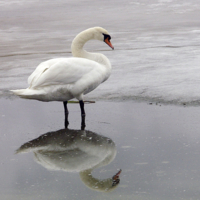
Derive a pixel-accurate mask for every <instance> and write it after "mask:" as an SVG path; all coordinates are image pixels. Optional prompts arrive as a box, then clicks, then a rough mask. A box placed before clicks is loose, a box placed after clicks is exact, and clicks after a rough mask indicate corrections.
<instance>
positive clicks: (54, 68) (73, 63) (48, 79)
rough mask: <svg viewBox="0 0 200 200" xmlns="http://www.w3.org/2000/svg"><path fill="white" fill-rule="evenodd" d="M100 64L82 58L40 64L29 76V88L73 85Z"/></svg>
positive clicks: (62, 59) (52, 60) (61, 59)
mask: <svg viewBox="0 0 200 200" xmlns="http://www.w3.org/2000/svg"><path fill="white" fill-rule="evenodd" d="M99 66H100V64H99V63H97V62H95V61H92V60H88V59H84V58H58V59H51V60H48V61H46V62H43V63H41V64H40V65H39V66H38V67H37V68H36V70H35V71H34V72H33V73H32V74H31V75H30V77H29V79H28V82H29V85H30V87H31V88H37V87H44V86H48V85H66V84H74V83H76V82H77V81H78V80H80V79H81V78H82V77H83V76H84V75H87V74H88V73H90V72H91V71H92V70H93V69H97V68H99Z"/></svg>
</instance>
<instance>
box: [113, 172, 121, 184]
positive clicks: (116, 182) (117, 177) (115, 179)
mask: <svg viewBox="0 0 200 200" xmlns="http://www.w3.org/2000/svg"><path fill="white" fill-rule="evenodd" d="M121 172H122V170H121V169H120V170H119V172H117V173H116V174H115V175H114V176H113V177H112V180H113V186H115V185H117V184H119V182H120V179H119V175H120V174H121Z"/></svg>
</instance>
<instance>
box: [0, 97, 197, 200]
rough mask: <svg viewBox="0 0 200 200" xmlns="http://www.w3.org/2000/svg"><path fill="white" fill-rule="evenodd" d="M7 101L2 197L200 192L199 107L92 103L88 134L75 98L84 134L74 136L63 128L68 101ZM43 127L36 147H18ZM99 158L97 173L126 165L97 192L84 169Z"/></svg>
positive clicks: (166, 199) (191, 195) (73, 108)
mask: <svg viewBox="0 0 200 200" xmlns="http://www.w3.org/2000/svg"><path fill="white" fill-rule="evenodd" d="M1 105H4V106H3V107H1V109H0V113H1V120H0V126H1V141H0V147H1V151H0V152H1V153H0V154H1V162H0V169H1V170H0V175H1V181H0V186H1V187H0V188H1V189H0V194H1V195H0V196H1V199H8V200H12V199H80V198H81V199H88V198H89V199H142V200H147V199H148V200H151V199H152V200H153V199H159V200H160V199H162V200H170V199H195V200H196V199H199V196H200V191H199V184H200V177H199V173H198V172H199V165H200V161H199V152H200V146H199V143H200V136H199V129H200V125H199V115H200V111H199V110H198V109H196V108H195V107H192V108H191V107H179V106H159V105H157V106H156V105H148V104H145V103H132V102H127V103H121V102H98V103H96V104H87V105H86V111H87V118H86V130H88V131H90V132H92V133H91V135H88V132H86V134H85V136H84V133H83V132H81V131H80V126H81V124H80V123H81V119H80V118H81V117H80V111H79V106H78V105H77V104H70V105H69V111H70V115H69V122H70V125H69V129H70V131H71V130H76V133H78V135H79V134H80V135H81V134H82V133H83V139H82V140H79V139H77V137H79V136H77V137H75V141H76V143H73V139H72V141H71V140H70V139H69V140H68V139H66V138H67V137H68V136H66V135H65V132H63V131H61V132H60V133H59V132H58V131H59V130H60V129H62V128H63V124H64V119H63V115H64V114H63V108H62V104H61V103H57V102H54V103H41V102H38V101H28V100H21V99H19V100H6V99H4V100H3V99H1ZM49 132H52V133H50V135H51V134H53V135H54V136H53V137H50V136H49ZM43 134H46V136H43V139H40V140H36V142H34V143H32V144H33V147H34V149H32V150H29V151H27V153H18V154H15V152H16V150H17V149H19V148H20V146H21V145H23V144H24V143H26V142H28V141H30V140H33V139H36V138H38V137H39V136H41V135H43ZM62 134H63V137H62ZM70 134H73V132H70ZM72 136H73V135H72ZM102 136H103V138H106V142H107V144H105V139H101V137H102ZM80 137H82V136H80ZM47 138H50V139H47ZM71 138H74V136H73V137H71ZM84 138H87V139H86V141H85V139H84ZM90 142H91V143H90ZM38 144H40V145H41V147H37V145H38ZM46 144H48V145H47V146H46ZM55 144H57V147H55ZM91 144H93V145H91ZM74 145H75V147H77V149H76V148H75V149H74ZM101 145H102V146H101ZM70 149H71V150H70ZM73 149H74V150H73ZM79 149H80V151H83V150H84V151H83V152H87V153H80V152H79ZM34 152H35V153H34ZM87 155H88V156H87ZM108 155H110V156H111V157H110V158H108ZM105 157H107V161H103V163H104V164H103V163H102V160H104V159H105ZM68 161H70V162H68ZM95 163H96V164H97V165H96V167H95V169H94V170H93V171H92V176H93V177H95V178H97V179H99V180H102V179H107V178H111V177H112V176H113V175H114V174H116V173H117V172H118V170H119V169H122V172H121V175H120V183H119V184H118V186H117V188H115V190H114V191H111V192H105V191H104V190H101V192H98V191H96V190H94V188H92V187H87V186H86V185H87V182H86V183H85V181H83V180H82V179H81V178H80V175H79V172H80V171H81V170H83V169H87V168H91V166H95ZM99 163H100V164H99ZM94 187H95V185H94Z"/></svg>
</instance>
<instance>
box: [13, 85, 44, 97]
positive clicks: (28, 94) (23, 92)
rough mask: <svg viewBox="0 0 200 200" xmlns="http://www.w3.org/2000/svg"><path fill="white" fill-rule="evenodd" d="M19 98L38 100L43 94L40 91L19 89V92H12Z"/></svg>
mask: <svg viewBox="0 0 200 200" xmlns="http://www.w3.org/2000/svg"><path fill="white" fill-rule="evenodd" d="M10 91H11V92H13V93H14V94H16V95H17V96H19V97H21V98H24V99H38V96H42V95H43V93H42V92H41V91H39V90H32V89H29V88H27V89H19V90H10Z"/></svg>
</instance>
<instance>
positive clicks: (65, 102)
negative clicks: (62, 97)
mask: <svg viewBox="0 0 200 200" xmlns="http://www.w3.org/2000/svg"><path fill="white" fill-rule="evenodd" d="M63 105H64V111H65V128H67V127H68V125H69V121H68V115H69V111H68V109H67V101H63Z"/></svg>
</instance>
